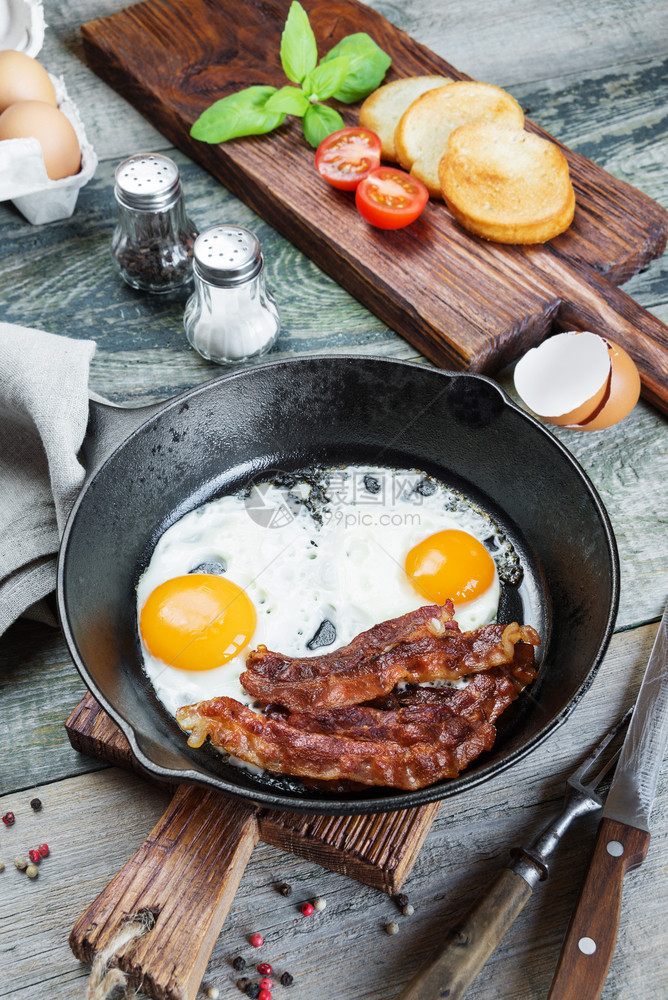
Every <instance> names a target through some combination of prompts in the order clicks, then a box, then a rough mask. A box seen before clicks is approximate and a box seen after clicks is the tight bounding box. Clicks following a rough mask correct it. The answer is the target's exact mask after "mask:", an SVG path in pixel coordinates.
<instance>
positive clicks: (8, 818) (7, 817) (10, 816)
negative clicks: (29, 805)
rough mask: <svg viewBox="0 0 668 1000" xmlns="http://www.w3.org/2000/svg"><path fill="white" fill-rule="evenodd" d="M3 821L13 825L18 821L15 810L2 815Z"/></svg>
mask: <svg viewBox="0 0 668 1000" xmlns="http://www.w3.org/2000/svg"><path fill="white" fill-rule="evenodd" d="M2 822H3V823H4V824H5V826H13V825H14V823H15V822H16V816H15V815H14V813H13V812H8V813H5V815H4V816H3V817H2Z"/></svg>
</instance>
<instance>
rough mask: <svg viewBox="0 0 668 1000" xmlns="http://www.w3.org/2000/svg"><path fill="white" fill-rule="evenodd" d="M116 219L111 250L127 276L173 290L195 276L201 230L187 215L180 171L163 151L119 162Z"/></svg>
mask: <svg viewBox="0 0 668 1000" xmlns="http://www.w3.org/2000/svg"><path fill="white" fill-rule="evenodd" d="M115 181H116V183H115V187H114V195H115V196H116V202H117V208H118V222H117V225H116V228H115V230H114V233H113V236H112V238H111V255H112V259H113V261H114V264H115V266H116V268H117V270H118V272H119V274H120V276H121V277H122V278H123V280H124V281H126V282H127V283H128V285H131V286H132V287H133V288H140V289H142V291H146V292H171V291H172V290H173V289H175V288H180V287H181V286H182V285H185V284H187V283H188V282H189V281H190V280H191V277H192V253H193V245H194V242H195V238H196V236H197V230H196V228H195V226H194V225H193V223H192V222H191V221H190V219H189V218H188V216H187V215H186V209H185V204H184V200H183V189H182V187H181V178H180V177H179V170H178V167H177V166H176V164H175V163H174V161H173V160H170V158H169V157H168V156H163V155H162V154H160V153H137V154H136V155H135V156H130V157H128V159H127V160H123V162H122V163H121V164H120V165H119V166H118V167H117V169H116V175H115Z"/></svg>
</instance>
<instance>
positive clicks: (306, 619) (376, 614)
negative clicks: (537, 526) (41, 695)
mask: <svg viewBox="0 0 668 1000" xmlns="http://www.w3.org/2000/svg"><path fill="white" fill-rule="evenodd" d="M323 478H324V480H325V482H326V486H325V490H324V495H322V494H320V492H319V491H315V492H313V491H311V489H310V484H309V482H307V481H302V482H298V483H296V484H295V485H294V486H292V487H291V489H290V490H288V489H287V488H286V487H280V486H275V485H269V484H263V485H262V486H261V487H260V494H257V495H256V496H260V509H258V507H257V506H256V505H255V501H254V499H253V496H254V495H253V494H251V498H250V500H249V496H248V491H240V492H239V493H237V494H234V495H231V496H225V497H222V498H220V499H218V500H214V501H211V502H210V503H207V504H204V505H203V506H201V507H199V508H197V509H196V510H193V511H191V512H190V513H188V514H186V515H185V516H184V517H182V518H181V519H180V520H179V521H177V522H176V523H175V524H173V525H172V526H171V527H170V528H168V529H167V531H165V533H164V534H163V535H162V537H161V538H160V540H159V541H158V543H157V545H156V547H155V550H154V552H153V554H152V556H151V560H150V562H149V565H148V567H147V568H146V570H145V572H144V573H143V575H142V576H141V578H140V580H139V583H138V586H137V617H139V612H140V611H141V608H142V607H143V605H144V603H145V601H146V599H147V598H148V596H149V594H150V593H151V592H152V591H153V590H154V589H155V588H156V587H157V586H159V584H161V583H163V582H164V581H165V580H169V579H171V578H172V577H175V576H181V575H185V574H187V573H189V572H191V571H192V570H194V569H195V568H196V567H198V566H199V565H200V564H203V563H211V562H212V561H221V562H222V564H223V565H224V567H225V575H226V576H227V577H228V579H230V580H232V581H234V583H236V584H237V585H238V586H239V587H241V588H243V589H244V590H245V592H246V593H247V595H248V597H249V598H250V600H251V601H252V603H253V604H254V606H255V609H256V612H257V628H256V630H255V633H254V635H253V636H252V639H251V641H250V643H249V645H248V646H246V647H245V648H244V649H243V650H242V652H241V653H240V654H239V655H238V656H237V657H235V659H233V660H230V661H229V662H228V663H226V664H224V665H223V666H220V667H216V668H214V669H212V670H206V671H199V672H193V671H186V670H180V669H178V668H175V667H171V666H169V665H167V664H166V663H163V662H162V661H161V660H158V659H156V658H155V657H153V656H151V654H150V653H149V652H148V650H147V649H146V647H145V645H144V644H143V642H141V639H140V643H141V648H142V653H143V660H144V668H145V670H146V673H147V675H148V677H149V679H150V681H151V684H152V685H153V687H154V689H155V691H156V694H157V696H158V698H159V699H160V701H161V702H162V703H163V705H164V706H165V708H166V709H167V710H168V711H169V712H171V713H172V714H173V713H175V712H176V709H177V708H179V707H181V706H182V705H186V704H190V703H193V702H196V701H201V700H203V699H207V698H212V697H216V696H219V695H224V696H229V697H232V698H236V699H238V700H239V701H243V702H245V703H246V704H251V703H252V702H253V699H252V697H251V696H250V695H248V694H247V693H246V692H245V691H244V690H243V688H242V687H241V684H240V682H239V675H240V674H241V673H242V672H243V670H244V663H245V659H246V656H247V655H248V653H249V651H250V650H251V649H253V648H255V647H257V646H258V645H260V644H264V645H266V646H268V647H269V649H273V650H275V651H277V652H281V653H285V654H287V655H289V656H309V655H316V654H317V653H319V652H329V651H331V650H333V649H336V648H337V647H339V646H342V645H345V644H346V643H348V642H350V640H351V639H353V638H354V636H356V635H357V634H358V633H359V632H362V631H364V630H366V629H368V628H371V627H372V626H373V625H375V624H377V623H378V622H381V621H385V620H387V619H389V618H395V617H397V616H399V615H402V614H406V613H407V612H409V611H412V610H415V609H416V608H419V607H422V606H423V605H425V604H428V603H432V602H431V601H429V600H427V599H426V598H425V597H423V596H422V595H421V594H420V593H419V592H418V591H417V590H416V589H415V588H414V586H413V585H412V584H411V582H410V580H409V578H408V577H407V575H406V572H405V570H404V562H405V558H406V554H407V553H408V551H409V550H410V549H411V548H413V547H414V546H415V545H417V544H418V543H419V542H420V541H422V540H423V539H424V538H426V537H428V536H429V535H432V534H434V533H435V532H437V531H443V530H445V529H449V528H456V529H460V530H462V531H466V532H468V533H469V534H471V535H473V536H475V537H476V538H477V539H478V540H479V541H481V542H482V543H483V544H484V543H485V541H486V540H489V539H490V538H491V539H492V547H493V549H494V550H495V551H494V552H492V553H490V554H492V556H493V558H494V559H495V560H497V559H498V558H500V557H502V558H507V557H508V545H509V543H507V542H506V541H505V540H504V538H503V536H502V535H501V534H500V532H499V531H498V529H497V527H496V525H495V524H494V522H493V521H492V520H491V519H490V518H488V517H487V516H486V515H485V514H483V513H482V512H481V511H480V510H479V509H478V508H476V507H474V506H473V505H472V504H470V503H468V502H467V501H466V500H465V499H464V498H462V497H461V496H459V495H458V494H455V493H453V491H451V490H449V489H447V488H446V487H445V486H443V485H441V484H438V483H436V481H434V480H431V479H429V480H426V479H425V476H424V473H421V472H403V471H396V470H390V469H383V468H379V467H364V468H362V467H359V466H349V467H346V468H343V469H335V470H329V471H328V472H326V473H323ZM369 487H371V489H369ZM314 496H315V500H314ZM306 501H308V502H306ZM263 505H264V506H263ZM272 512H274V513H272ZM269 522H271V523H269ZM500 593H501V586H500V582H499V576H498V572H497V571H496V568H495V575H494V581H493V583H492V584H491V585H490V587H489V588H488V589H487V590H486V591H485V593H484V594H482V595H481V596H480V597H478V598H476V599H475V600H473V601H469V602H467V603H466V604H464V605H462V606H460V607H456V608H455V611H456V619H457V621H458V623H459V626H460V628H461V629H462V630H463V631H466V630H469V629H474V628H478V627H480V626H481V625H484V624H487V623H488V622H490V621H494V620H495V617H496V613H497V609H498V604H499V597H500ZM325 619H328V620H329V621H331V622H332V623H333V624H334V626H335V628H336V640H335V642H334V643H332V644H331V645H329V646H327V647H324V648H321V649H313V650H309V649H308V647H307V643H308V642H309V640H311V639H312V637H313V636H314V635H315V633H316V631H317V630H318V627H319V626H320V624H321V623H322V622H323V620H325Z"/></svg>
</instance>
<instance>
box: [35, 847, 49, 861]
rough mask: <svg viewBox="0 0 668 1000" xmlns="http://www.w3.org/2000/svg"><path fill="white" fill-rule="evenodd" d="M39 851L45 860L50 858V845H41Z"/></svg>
mask: <svg viewBox="0 0 668 1000" xmlns="http://www.w3.org/2000/svg"><path fill="white" fill-rule="evenodd" d="M37 850H38V851H39V853H40V854H41V855H42V857H43V858H48V856H49V845H48V844H40V845H39V847H38V848H37Z"/></svg>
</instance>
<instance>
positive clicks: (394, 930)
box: [385, 920, 399, 934]
mask: <svg viewBox="0 0 668 1000" xmlns="http://www.w3.org/2000/svg"><path fill="white" fill-rule="evenodd" d="M385 930H386V931H387V933H388V934H398V933H399V924H396V923H395V922H394V920H391V921H390V923H389V924H385Z"/></svg>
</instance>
